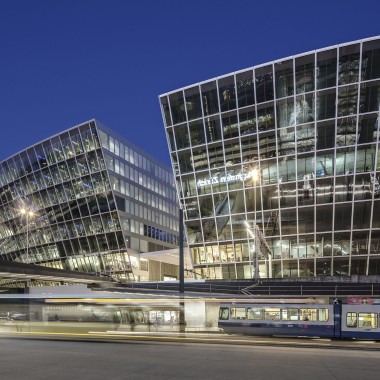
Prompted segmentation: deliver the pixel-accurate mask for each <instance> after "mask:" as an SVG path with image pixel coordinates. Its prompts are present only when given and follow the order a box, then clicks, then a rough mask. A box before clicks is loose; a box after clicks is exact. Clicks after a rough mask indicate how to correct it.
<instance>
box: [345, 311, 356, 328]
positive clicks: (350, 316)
mask: <svg viewBox="0 0 380 380" xmlns="http://www.w3.org/2000/svg"><path fill="white" fill-rule="evenodd" d="M346 326H347V327H357V326H358V319H357V315H356V313H347V314H346Z"/></svg>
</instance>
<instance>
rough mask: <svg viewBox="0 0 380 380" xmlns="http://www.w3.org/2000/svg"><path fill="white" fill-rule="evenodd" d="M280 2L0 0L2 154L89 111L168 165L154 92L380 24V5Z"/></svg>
mask: <svg viewBox="0 0 380 380" xmlns="http://www.w3.org/2000/svg"><path fill="white" fill-rule="evenodd" d="M277 4H278V5H277ZM283 4H284V3H282V2H281V3H280V2H278V1H275V2H272V3H271V6H270V7H269V6H268V5H265V4H254V3H251V2H249V1H245V0H238V1H235V2H234V3H233V6H231V4H230V3H229V2H226V1H221V2H220V1H209V2H207V3H206V2H202V1H198V0H197V1H193V2H192V3H191V4H186V3H182V2H178V1H172V0H164V1H162V2H155V1H149V0H142V1H139V2H138V3H136V4H134V3H130V2H125V1H117V0H112V1H107V2H106V1H89V0H82V1H79V2H75V1H71V0H68V1H65V2H58V1H56V2H53V1H46V0H36V1H34V2H28V1H24V0H16V1H7V0H5V1H4V0H2V1H1V2H0V33H1V34H0V35H1V36H2V37H1V39H0V48H1V52H2V59H1V60H0V69H1V70H0V102H1V109H2V112H1V116H2V119H1V120H2V127H1V130H2V139H1V140H0V141H1V143H0V148H1V150H0V161H2V160H4V159H6V158H7V157H9V156H11V155H13V154H15V153H17V152H18V151H20V150H23V149H25V148H27V147H28V146H30V145H33V144H35V143H37V142H39V141H41V140H44V139H46V138H48V137H49V136H51V135H54V134H56V133H60V132H61V131H63V130H66V129H68V128H71V127H73V126H75V125H77V124H80V123H82V122H85V121H87V120H90V119H92V118H96V119H97V120H99V121H101V122H102V123H104V124H105V125H106V126H107V127H109V128H110V129H112V130H114V131H115V132H117V133H119V134H120V135H122V136H123V137H125V138H126V139H127V140H129V141H131V142H132V143H133V144H136V145H138V146H139V147H141V148H142V149H144V150H145V151H147V152H148V153H150V154H152V155H154V156H155V157H157V158H158V159H159V160H161V161H163V162H165V163H166V164H168V165H169V153H168V147H167V144H166V138H165V132H164V126H163V122H162V118H161V112H160V107H159V102H158V96H159V95H160V94H162V93H165V92H169V91H172V90H174V89H176V88H180V87H184V86H188V85H191V84H193V83H197V82H202V81H204V80H207V79H209V78H212V77H216V76H222V75H225V74H228V73H230V72H233V71H238V70H242V69H245V68H248V67H251V66H254V65H259V64H262V63H265V62H268V61H272V60H276V59H279V58H282V57H286V56H290V55H294V54H299V53H303V52H306V51H309V50H314V49H319V48H324V47H328V46H331V45H335V44H339V43H346V42H350V41H354V40H357V39H362V38H368V37H373V36H375V35H378V34H379V30H378V27H377V22H378V20H377V18H378V13H379V10H380V4H374V3H373V2H370V1H362V2H361V3H360V12H359V9H358V8H354V7H348V6H347V5H346V4H345V3H344V2H336V3H335V2H334V3H332V2H327V1H321V2H319V3H318V4H317V5H313V6H312V5H310V6H308V7H307V8H305V3H304V2H301V1H293V2H292V3H291V4H288V5H287V7H286V8H285V7H284V6H283Z"/></svg>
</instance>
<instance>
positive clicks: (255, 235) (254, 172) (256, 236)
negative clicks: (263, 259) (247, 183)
mask: <svg viewBox="0 0 380 380" xmlns="http://www.w3.org/2000/svg"><path fill="white" fill-rule="evenodd" d="M251 176H252V182H253V202H254V213H255V220H254V223H253V229H254V231H253V233H252V230H251V228H250V227H249V224H248V223H246V226H247V229H248V231H249V233H250V235H251V236H252V237H253V238H254V239H255V280H256V281H258V280H259V278H260V273H259V250H260V244H259V234H258V226H257V210H256V183H257V181H258V180H259V178H260V177H259V171H258V170H257V168H254V169H253V170H252V172H251Z"/></svg>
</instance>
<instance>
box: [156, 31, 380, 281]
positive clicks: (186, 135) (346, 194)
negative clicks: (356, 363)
mask: <svg viewBox="0 0 380 380" xmlns="http://www.w3.org/2000/svg"><path fill="white" fill-rule="evenodd" d="M160 105H161V109H162V115H163V120H164V125H165V130H166V134H167V141H168V145H169V150H170V155H171V161H172V165H173V170H174V173H175V177H176V184H177V189H178V193H179V197H180V202H181V204H182V206H183V209H184V214H185V224H186V231H187V237H188V242H189V246H190V250H191V256H192V260H193V265H194V269H195V271H196V272H197V273H200V274H201V275H202V277H204V278H211V279H244V278H247V279H248V278H252V276H253V273H255V261H256V257H257V259H258V269H259V276H260V277H261V278H284V277H315V276H331V275H340V276H346V275H378V274H380V197H379V194H380V186H379V171H380V152H379V127H380V125H379V124H380V122H379V111H380V37H375V38H371V39H365V40H360V41H355V42H352V43H348V44H342V45H338V46H332V47H329V48H326V49H320V50H315V51H312V52H308V53H304V54H300V55H296V56H292V57H287V58H284V59H280V60H277V61H273V62H269V63H266V64H262V65H259V66H254V67H251V68H248V69H245V70H242V71H239V72H234V73H230V74H228V75H225V76H221V77H218V78H213V79H210V80H207V81H205V82H202V83H197V84H195V85H191V86H188V87H185V88H182V89H179V90H175V91H172V92H169V93H166V94H163V95H161V96H160ZM246 225H248V228H247V227H246ZM255 225H256V226H257V227H258V230H259V233H258V236H259V237H260V239H257V247H255V241H254V240H255V239H254V236H255V233H254V231H255V229H254V227H255ZM256 231H257V230H256ZM256 252H257V256H256Z"/></svg>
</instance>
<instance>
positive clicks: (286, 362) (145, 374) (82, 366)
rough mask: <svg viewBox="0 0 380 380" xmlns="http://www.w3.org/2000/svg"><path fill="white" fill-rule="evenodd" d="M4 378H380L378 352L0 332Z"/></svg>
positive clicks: (1, 374) (0, 376)
mask: <svg viewBox="0 0 380 380" xmlns="http://www.w3.org/2000/svg"><path fill="white" fill-rule="evenodd" d="M0 342H1V344H0V379H1V380H16V379H17V380H23V379H28V380H45V379H46V380H47V379H49V380H61V379H80V380H86V379H91V380H97V379H99V380H100V379H101V380H104V379H107V380H117V379H137V380H139V379H144V380H150V379H157V380H164V379H165V380H167V379H206V380H207V379H215V380H224V379H226V380H227V379H228V380H230V379H250V380H252V379H255V380H259V379H265V380H271V379H281V380H287V379H289V380H290V379H291V380H294V379H302V380H309V379H318V380H320V379H323V380H329V379H334V380H336V379H344V380H351V379H352V380H358V379H360V380H365V379H371V380H374V379H379V378H380V353H379V351H368V350H346V349H343V348H340V349H333V348H305V347H302V348H295V347H277V346H274V347H270V346H255V345H229V344H215V343H214V344H207V343H201V344H199V343H176V342H165V343H164V342H147V341H140V342H139V341H120V342H105V341H104V342H88V341H87V342H86V341H56V340H34V339H22V338H17V339H12V338H7V337H0Z"/></svg>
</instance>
